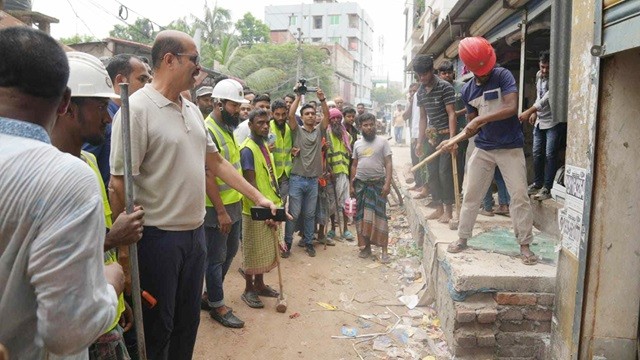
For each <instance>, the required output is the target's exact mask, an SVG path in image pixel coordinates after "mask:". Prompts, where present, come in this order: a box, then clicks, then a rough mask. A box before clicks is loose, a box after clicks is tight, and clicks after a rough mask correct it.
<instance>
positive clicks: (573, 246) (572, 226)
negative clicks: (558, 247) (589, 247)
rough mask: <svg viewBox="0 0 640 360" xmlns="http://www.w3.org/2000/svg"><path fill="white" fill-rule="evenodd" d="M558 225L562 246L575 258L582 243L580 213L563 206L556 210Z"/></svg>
mask: <svg viewBox="0 0 640 360" xmlns="http://www.w3.org/2000/svg"><path fill="white" fill-rule="evenodd" d="M558 226H559V227H560V235H561V236H562V247H563V248H564V249H566V250H567V251H569V252H570V253H571V254H572V255H573V256H575V257H576V258H577V257H578V253H579V249H580V244H581V243H582V238H583V237H582V214H581V213H579V212H577V211H575V210H573V209H571V208H568V207H565V208H563V209H560V211H558Z"/></svg>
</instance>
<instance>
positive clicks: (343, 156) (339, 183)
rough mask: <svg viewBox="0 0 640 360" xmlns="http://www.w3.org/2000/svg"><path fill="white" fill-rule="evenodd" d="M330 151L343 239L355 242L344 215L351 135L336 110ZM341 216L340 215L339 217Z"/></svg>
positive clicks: (331, 119) (331, 114) (332, 234)
mask: <svg viewBox="0 0 640 360" xmlns="http://www.w3.org/2000/svg"><path fill="white" fill-rule="evenodd" d="M327 137H328V139H329V141H328V142H329V150H328V151H327V165H328V166H329V167H330V169H331V174H332V175H333V182H334V184H335V191H336V197H337V201H338V203H337V204H336V209H340V210H341V211H340V213H342V216H343V222H342V226H343V232H342V237H343V238H344V239H345V240H348V241H353V239H354V236H353V234H352V233H351V231H349V228H348V227H347V222H348V217H347V215H345V213H344V204H345V201H346V200H347V199H348V198H349V164H350V159H351V151H352V149H351V135H350V134H349V132H347V130H346V129H345V127H344V125H343V124H342V113H341V112H340V110H338V109H336V108H334V109H330V110H329V128H328V129H327ZM338 216H339V215H338ZM335 236H336V234H335V231H333V230H331V231H329V232H327V237H328V238H334V237H335Z"/></svg>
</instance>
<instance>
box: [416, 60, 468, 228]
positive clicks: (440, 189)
mask: <svg viewBox="0 0 640 360" xmlns="http://www.w3.org/2000/svg"><path fill="white" fill-rule="evenodd" d="M413 70H414V71H415V73H416V74H417V75H418V79H419V81H420V83H421V85H420V88H419V89H418V92H417V93H416V97H417V99H418V106H420V129H419V136H418V144H424V143H425V141H426V142H427V145H426V146H427V152H428V153H432V152H434V151H435V149H436V146H438V145H439V144H440V143H441V142H442V141H444V140H447V139H450V138H451V137H453V136H455V135H456V125H457V123H456V111H455V102H456V94H455V91H454V90H453V86H452V85H451V84H450V83H449V82H447V81H445V80H442V79H440V78H439V77H438V76H436V75H435V74H434V72H433V59H432V58H431V57H430V56H428V55H419V56H418V57H416V58H415V59H414V61H413ZM427 119H428V121H427ZM453 151H457V150H453ZM416 155H418V156H419V157H420V156H422V155H423V150H422V147H420V146H417V147H416ZM427 166H428V171H429V175H430V176H429V180H428V185H429V189H430V190H431V195H432V196H433V201H434V202H435V203H436V204H437V207H436V210H435V211H434V212H433V213H431V214H430V215H429V216H427V219H429V220H438V222H441V223H448V222H449V220H451V218H452V215H453V206H452V204H453V200H454V192H453V168H452V166H451V153H443V154H442V155H440V156H439V157H438V158H436V159H435V160H434V161H432V162H431V163H429V165H427Z"/></svg>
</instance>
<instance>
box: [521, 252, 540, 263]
mask: <svg viewBox="0 0 640 360" xmlns="http://www.w3.org/2000/svg"><path fill="white" fill-rule="evenodd" d="M520 260H521V261H522V263H523V264H525V265H535V264H537V263H538V257H537V256H536V254H534V253H531V255H525V254H520Z"/></svg>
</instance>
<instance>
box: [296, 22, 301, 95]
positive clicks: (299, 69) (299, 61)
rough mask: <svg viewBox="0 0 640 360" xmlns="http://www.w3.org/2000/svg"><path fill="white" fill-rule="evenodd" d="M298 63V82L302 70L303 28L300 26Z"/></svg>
mask: <svg viewBox="0 0 640 360" xmlns="http://www.w3.org/2000/svg"><path fill="white" fill-rule="evenodd" d="M297 40H298V65H297V66H296V82H297V81H298V80H299V79H300V74H301V72H302V28H300V27H298V39H297Z"/></svg>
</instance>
